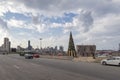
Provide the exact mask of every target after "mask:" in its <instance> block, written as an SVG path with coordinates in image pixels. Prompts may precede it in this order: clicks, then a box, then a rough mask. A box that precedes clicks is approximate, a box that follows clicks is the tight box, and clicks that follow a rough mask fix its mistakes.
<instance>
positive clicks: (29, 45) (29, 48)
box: [27, 40, 32, 50]
mask: <svg viewBox="0 0 120 80" xmlns="http://www.w3.org/2000/svg"><path fill="white" fill-rule="evenodd" d="M27 49H28V50H32V46H31V44H30V40H28V48H27Z"/></svg>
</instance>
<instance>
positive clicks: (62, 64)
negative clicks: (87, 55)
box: [0, 54, 120, 80]
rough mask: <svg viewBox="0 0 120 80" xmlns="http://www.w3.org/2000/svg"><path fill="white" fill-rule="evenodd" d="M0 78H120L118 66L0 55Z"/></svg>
mask: <svg viewBox="0 0 120 80" xmlns="http://www.w3.org/2000/svg"><path fill="white" fill-rule="evenodd" d="M0 80H120V67H118V66H103V65H100V64H98V63H84V62H73V61H68V60H57V59H45V58H39V59H25V58H24V57H21V56H19V55H13V54H12V55H0Z"/></svg>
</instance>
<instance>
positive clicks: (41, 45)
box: [40, 38, 42, 48]
mask: <svg viewBox="0 0 120 80" xmlns="http://www.w3.org/2000/svg"><path fill="white" fill-rule="evenodd" d="M40 48H42V38H40Z"/></svg>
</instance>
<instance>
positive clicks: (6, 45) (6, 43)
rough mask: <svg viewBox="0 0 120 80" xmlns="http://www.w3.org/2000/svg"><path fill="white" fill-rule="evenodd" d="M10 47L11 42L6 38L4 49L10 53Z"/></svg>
mask: <svg viewBox="0 0 120 80" xmlns="http://www.w3.org/2000/svg"><path fill="white" fill-rule="evenodd" d="M10 47H11V43H10V41H9V39H8V38H4V44H3V49H4V50H5V51H6V52H7V53H9V52H10Z"/></svg>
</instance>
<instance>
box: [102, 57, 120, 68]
mask: <svg viewBox="0 0 120 80" xmlns="http://www.w3.org/2000/svg"><path fill="white" fill-rule="evenodd" d="M101 64H102V65H119V66H120V57H119V56H114V57H111V58H108V59H103V60H102V61H101Z"/></svg>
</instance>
